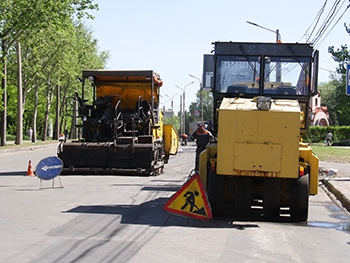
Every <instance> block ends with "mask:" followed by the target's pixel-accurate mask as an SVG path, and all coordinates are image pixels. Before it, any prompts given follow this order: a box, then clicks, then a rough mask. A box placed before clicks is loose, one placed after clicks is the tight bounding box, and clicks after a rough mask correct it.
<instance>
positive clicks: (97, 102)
mask: <svg viewBox="0 0 350 263" xmlns="http://www.w3.org/2000/svg"><path fill="white" fill-rule="evenodd" d="M162 84H163V82H162V80H161V78H160V76H159V74H158V73H156V72H155V71H153V70H84V71H83V76H82V91H81V95H79V94H78V92H77V93H76V96H75V97H74V98H72V100H68V101H67V102H68V103H67V107H66V108H67V109H70V110H71V113H72V115H74V116H75V117H76V118H77V119H78V121H77V122H76V125H75V126H77V127H80V131H79V134H80V135H81V136H78V137H79V138H78V139H77V140H66V141H62V142H61V145H60V146H59V148H58V157H59V158H61V159H62V161H63V164H64V168H63V171H62V173H63V174H76V173H78V174H81V173H88V174H91V173H96V174H132V175H157V174H159V173H161V172H162V170H163V168H164V164H165V163H167V162H168V159H169V156H170V155H173V154H176V153H177V148H178V135H177V132H176V130H175V129H174V127H173V126H172V125H165V124H164V123H163V113H162V111H161V110H160V107H159V98H160V95H159V94H160V87H161V86H162ZM75 109H77V110H75Z"/></svg>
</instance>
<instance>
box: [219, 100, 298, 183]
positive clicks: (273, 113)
mask: <svg viewBox="0 0 350 263" xmlns="http://www.w3.org/2000/svg"><path fill="white" fill-rule="evenodd" d="M218 115H219V118H218V120H219V121H218V123H219V127H220V129H219V132H218V153H217V173H218V174H221V175H245V176H262V177H283V178H298V176H299V168H298V167H299V166H298V162H299V139H300V121H299V120H300V107H299V104H298V102H297V101H295V100H274V101H272V104H271V109H270V110H268V111H267V110H266V111H264V110H258V109H257V107H256V101H255V100H253V99H244V98H224V99H223V101H222V103H221V106H220V108H219V110H218ZM291 138H292V139H291Z"/></svg>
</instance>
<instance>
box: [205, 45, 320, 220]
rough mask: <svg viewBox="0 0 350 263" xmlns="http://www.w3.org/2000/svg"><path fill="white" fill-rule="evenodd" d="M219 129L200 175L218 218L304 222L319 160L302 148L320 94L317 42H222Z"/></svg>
mask: <svg viewBox="0 0 350 263" xmlns="http://www.w3.org/2000/svg"><path fill="white" fill-rule="evenodd" d="M213 44H214V54H213V55H212V59H213V60H214V61H213V65H214V69H213V71H214V87H213V90H212V91H213V98H214V130H215V132H216V134H217V141H216V142H215V143H212V144H210V145H208V146H207V148H206V150H205V151H204V152H202V153H201V155H200V169H199V174H200V177H201V180H202V182H203V185H204V187H205V189H206V191H207V194H208V199H209V202H210V205H211V208H212V212H213V215H214V217H215V216H221V215H233V216H234V217H237V218H243V219H244V218H256V217H258V218H263V219H264V220H281V219H282V220H283V219H286V220H291V221H305V220H307V218H308V206H309V195H315V194H317V190H318V158H317V157H316V156H315V155H314V154H313V152H312V149H311V148H310V146H309V145H308V144H306V143H303V142H302V135H303V134H305V133H306V131H307V128H308V124H309V116H310V115H311V112H310V110H309V100H310V98H311V96H313V95H315V94H316V93H317V71H318V51H317V50H314V49H313V47H312V45H310V44H298V43H293V44H287V43H283V44H282V43H237V42H215V43H213Z"/></svg>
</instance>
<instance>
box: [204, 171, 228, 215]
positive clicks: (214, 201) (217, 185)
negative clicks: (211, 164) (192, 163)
mask: <svg viewBox="0 0 350 263" xmlns="http://www.w3.org/2000/svg"><path fill="white" fill-rule="evenodd" d="M224 182H225V177H223V176H218V175H217V174H216V172H215V171H212V170H211V169H208V182H207V184H208V199H209V203H210V206H211V210H212V213H213V216H214V217H217V216H223V215H224V213H225V196H224V195H225V194H224V191H225V189H224Z"/></svg>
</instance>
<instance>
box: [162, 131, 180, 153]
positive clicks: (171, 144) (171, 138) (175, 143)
mask: <svg viewBox="0 0 350 263" xmlns="http://www.w3.org/2000/svg"><path fill="white" fill-rule="evenodd" d="M163 140H164V151H165V154H166V155H174V154H176V153H177V150H178V147H179V135H178V134H177V132H176V130H175V128H174V126H172V125H171V124H165V125H164V126H163Z"/></svg>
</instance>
